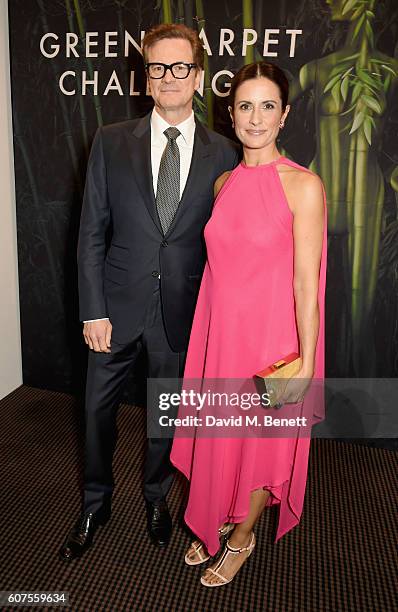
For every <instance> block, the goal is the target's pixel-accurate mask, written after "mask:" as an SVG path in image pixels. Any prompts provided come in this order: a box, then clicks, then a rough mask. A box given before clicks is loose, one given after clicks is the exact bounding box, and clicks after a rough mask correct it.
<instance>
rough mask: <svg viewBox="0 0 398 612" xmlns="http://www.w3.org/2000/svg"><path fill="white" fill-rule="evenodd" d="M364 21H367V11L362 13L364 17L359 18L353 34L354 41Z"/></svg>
mask: <svg viewBox="0 0 398 612" xmlns="http://www.w3.org/2000/svg"><path fill="white" fill-rule="evenodd" d="M364 21H365V13H364V14H363V15H362V17H361V18H360V19H359V21H358V23H357V25H356V26H355V29H354V33H353V35H352V42H354V40H355V39H356V37H357V36H358V34H359V31H360V29H361V28H362V25H363V23H364Z"/></svg>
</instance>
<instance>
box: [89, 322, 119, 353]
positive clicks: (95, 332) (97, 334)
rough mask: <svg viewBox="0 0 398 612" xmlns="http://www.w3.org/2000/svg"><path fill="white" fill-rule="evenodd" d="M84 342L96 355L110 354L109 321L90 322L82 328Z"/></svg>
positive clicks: (110, 325)
mask: <svg viewBox="0 0 398 612" xmlns="http://www.w3.org/2000/svg"><path fill="white" fill-rule="evenodd" d="M83 336H84V341H85V343H86V344H88V346H89V347H90V348H91V350H92V351H95V352H96V353H110V352H111V336H112V324H111V322H110V321H109V320H105V321H91V322H89V323H85V324H84V327H83Z"/></svg>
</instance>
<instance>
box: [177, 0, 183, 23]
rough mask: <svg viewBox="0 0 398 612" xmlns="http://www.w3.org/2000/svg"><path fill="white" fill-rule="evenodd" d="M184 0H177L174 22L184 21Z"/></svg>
mask: <svg viewBox="0 0 398 612" xmlns="http://www.w3.org/2000/svg"><path fill="white" fill-rule="evenodd" d="M184 21H185V20H184V0H178V5H177V17H176V23H184Z"/></svg>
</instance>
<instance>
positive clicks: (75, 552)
mask: <svg viewBox="0 0 398 612" xmlns="http://www.w3.org/2000/svg"><path fill="white" fill-rule="evenodd" d="M108 520H109V515H101V516H100V515H96V514H93V513H92V512H85V513H83V514H81V515H80V516H79V518H78V519H77V521H76V523H75V525H74V526H73V528H72V529H71V531H70V532H69V533H68V535H67V537H66V540H65V542H64V543H63V545H62V546H61V548H60V551H59V555H60V557H61V559H63V560H64V561H72V560H73V559H77V558H79V557H81V556H82V554H83V553H84V552H85V551H86V550H87V549H88V548H89V547H90V546H91V544H92V542H93V538H94V534H95V532H96V530H97V528H98V526H99V525H105V523H106V522H107V521H108Z"/></svg>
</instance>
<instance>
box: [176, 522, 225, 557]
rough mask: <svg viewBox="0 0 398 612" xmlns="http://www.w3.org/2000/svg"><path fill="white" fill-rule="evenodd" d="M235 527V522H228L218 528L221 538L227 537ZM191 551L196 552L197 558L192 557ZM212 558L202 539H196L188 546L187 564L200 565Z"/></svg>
mask: <svg viewBox="0 0 398 612" xmlns="http://www.w3.org/2000/svg"><path fill="white" fill-rule="evenodd" d="M234 527H235V523H226V524H225V525H223V526H222V527H220V529H219V530H218V533H219V534H220V538H225V536H227V535H228V534H229V533H230V532H231V531H232V530H233V529H234ZM190 552H195V556H196V557H197V559H196V560H192V559H190ZM208 559H210V555H209V553H208V552H207V551H206V548H205V545H204V544H203V542H201V541H200V540H194V541H193V542H192V544H191V546H190V547H189V548H188V550H187V552H186V555H185V563H186V564H187V565H200V564H201V563H205V561H207V560H208Z"/></svg>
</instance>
